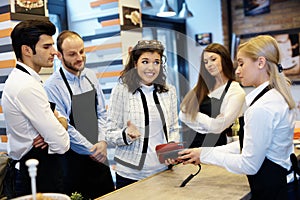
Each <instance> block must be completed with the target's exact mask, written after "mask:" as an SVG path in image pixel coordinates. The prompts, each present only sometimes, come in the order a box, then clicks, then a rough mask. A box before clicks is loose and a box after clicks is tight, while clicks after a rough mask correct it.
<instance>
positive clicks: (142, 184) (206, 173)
mask: <svg viewBox="0 0 300 200" xmlns="http://www.w3.org/2000/svg"><path fill="white" fill-rule="evenodd" d="M197 170H198V166H194V165H182V164H180V165H177V166H175V167H173V169H172V170H167V171H164V172H161V173H158V174H156V175H153V176H151V177H149V178H146V179H144V180H141V181H138V182H136V183H134V184H131V185H129V186H126V187H124V188H121V189H119V190H116V191H114V192H111V193H109V194H107V195H104V196H102V197H99V198H98V199H99V200H100V199H105V200H110V199H111V200H116V199H129V200H143V199H145V200H149V199H155V200H160V199H161V200H169V199H172V200H183V199H184V200H186V199H188V200H191V199H197V200H199V199H200V200H201V199H213V200H215V199H218V200H221V199H224V200H225V199H226V200H228V199H230V200H238V199H241V198H242V197H243V196H244V195H246V194H247V193H248V192H249V191H250V188H249V185H248V181H247V177H246V176H245V175H237V174H233V173H230V172H228V171H226V170H225V169H223V168H220V167H217V166H211V165H204V164H202V170H201V172H200V173H199V174H198V175H197V176H195V177H194V178H193V179H192V180H191V181H190V182H189V183H187V185H186V186H185V187H179V186H180V185H181V183H182V181H183V180H184V179H186V178H187V177H188V176H189V175H190V174H194V173H196V172H197Z"/></svg>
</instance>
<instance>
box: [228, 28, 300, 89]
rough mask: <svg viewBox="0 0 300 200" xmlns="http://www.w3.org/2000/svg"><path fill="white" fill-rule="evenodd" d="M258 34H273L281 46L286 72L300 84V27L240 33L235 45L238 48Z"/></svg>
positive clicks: (284, 70)
mask: <svg viewBox="0 0 300 200" xmlns="http://www.w3.org/2000/svg"><path fill="white" fill-rule="evenodd" d="M257 35H271V36H272V37H274V38H275V39H276V41H277V42H278V46H279V48H280V53H281V65H282V67H283V72H284V74H285V75H286V76H287V77H288V78H290V79H291V80H292V82H293V83H296V84H300V28H297V29H289V30H279V31H270V32H263V33H253V34H245V35H239V36H237V39H236V43H235V44H233V45H234V46H235V47H236V48H237V47H238V45H239V44H241V43H243V42H246V41H247V40H249V39H250V38H251V37H255V36H257ZM234 52H236V49H235V50H234Z"/></svg>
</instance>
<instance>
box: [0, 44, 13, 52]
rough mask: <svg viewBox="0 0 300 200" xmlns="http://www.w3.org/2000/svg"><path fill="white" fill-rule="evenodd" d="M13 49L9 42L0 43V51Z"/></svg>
mask: <svg viewBox="0 0 300 200" xmlns="http://www.w3.org/2000/svg"><path fill="white" fill-rule="evenodd" d="M10 51H13V47H12V45H11V44H6V45H1V49H0V53H4V52H10Z"/></svg>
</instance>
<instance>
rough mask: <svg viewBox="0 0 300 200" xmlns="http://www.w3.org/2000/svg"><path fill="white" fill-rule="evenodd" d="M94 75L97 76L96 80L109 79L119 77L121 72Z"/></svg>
mask: <svg viewBox="0 0 300 200" xmlns="http://www.w3.org/2000/svg"><path fill="white" fill-rule="evenodd" d="M96 75H97V78H110V77H115V76H120V75H121V71H114V72H99V73H97V74H96Z"/></svg>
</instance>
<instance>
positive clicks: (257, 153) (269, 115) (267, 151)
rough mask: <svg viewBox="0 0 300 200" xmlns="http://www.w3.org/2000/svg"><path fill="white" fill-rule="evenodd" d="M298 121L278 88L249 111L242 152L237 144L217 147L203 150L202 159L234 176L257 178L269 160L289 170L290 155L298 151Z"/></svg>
mask: <svg viewBox="0 0 300 200" xmlns="http://www.w3.org/2000/svg"><path fill="white" fill-rule="evenodd" d="M268 84H269V83H268V82H265V83H264V84H262V85H260V86H259V87H258V88H256V89H255V90H253V91H252V92H250V93H249V94H248V95H247V97H246V103H247V106H249V104H250V103H251V102H252V101H253V99H254V98H255V97H256V96H257V95H258V94H259V93H260V92H261V91H262V90H263V89H264V88H265V87H266V86H267V85H268ZM295 118H296V112H295V110H290V109H289V107H288V104H287V103H286V101H285V100H284V98H283V96H282V95H281V94H280V93H279V92H278V91H277V90H276V89H271V90H270V91H268V92H267V93H265V94H264V95H263V96H262V97H261V98H259V99H258V100H257V101H256V102H255V103H254V104H253V105H252V106H251V107H249V108H248V109H247V110H246V112H245V115H244V120H245V126H244V145H243V146H244V147H243V149H242V153H240V149H239V142H238V141H237V142H233V143H230V144H227V145H224V146H218V147H215V148H209V147H208V148H202V151H201V155H200V160H201V162H202V163H206V164H213V165H218V166H221V167H224V168H226V169H227V170H228V171H230V172H233V173H237V174H246V175H253V174H256V173H257V171H258V170H259V169H260V167H261V165H262V163H263V161H264V159H265V158H266V157H267V158H268V159H269V160H271V161H273V162H274V163H276V164H278V165H280V166H282V167H284V168H286V169H287V170H289V169H290V167H291V163H290V157H289V156H290V154H291V153H292V152H293V151H294V147H293V133H294V125H295Z"/></svg>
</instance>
